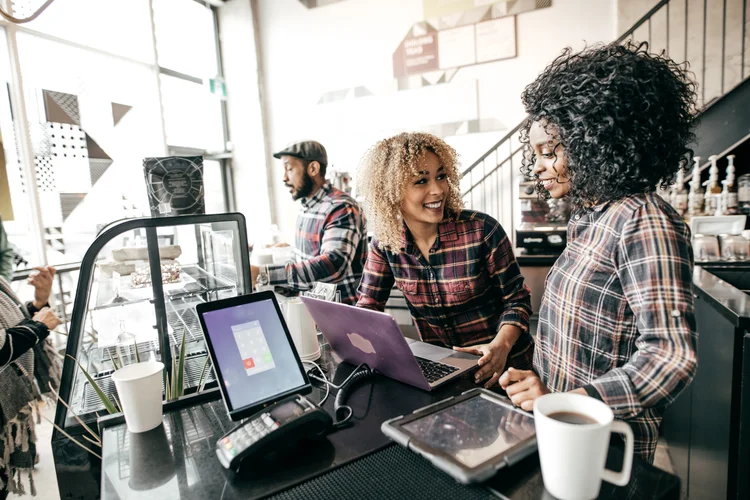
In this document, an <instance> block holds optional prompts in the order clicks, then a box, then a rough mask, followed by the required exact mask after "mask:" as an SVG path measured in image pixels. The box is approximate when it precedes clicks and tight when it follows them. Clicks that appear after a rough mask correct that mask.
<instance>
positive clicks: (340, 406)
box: [333, 365, 375, 429]
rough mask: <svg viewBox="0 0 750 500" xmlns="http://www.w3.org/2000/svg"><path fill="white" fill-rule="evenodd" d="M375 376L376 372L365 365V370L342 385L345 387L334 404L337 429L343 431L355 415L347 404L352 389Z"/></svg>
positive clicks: (334, 425) (340, 390)
mask: <svg viewBox="0 0 750 500" xmlns="http://www.w3.org/2000/svg"><path fill="white" fill-rule="evenodd" d="M373 376H375V372H374V371H372V370H371V369H370V367H369V366H367V365H364V370H362V371H358V372H356V373H354V374H353V375H352V376H350V377H349V379H347V382H345V383H344V384H341V385H342V386H343V387H341V389H339V392H338V394H336V400H335V401H334V403H333V412H334V415H335V417H336V421H335V422H334V424H333V427H334V428H335V429H341V428H342V427H345V426H347V425H349V424H348V422H349V420H351V418H352V415H353V414H354V411H353V410H352V407H351V406H349V405H347V404H345V403H346V400H347V399H348V398H349V394H350V393H351V391H352V388H353V387H354V386H355V385H357V383H359V382H362V381H364V380H367V379H369V378H372V377H373Z"/></svg>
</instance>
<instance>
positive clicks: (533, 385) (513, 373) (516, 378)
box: [500, 368, 550, 411]
mask: <svg viewBox="0 0 750 500" xmlns="http://www.w3.org/2000/svg"><path fill="white" fill-rule="evenodd" d="M500 387H502V388H503V389H504V390H505V392H506V393H508V397H509V398H510V400H511V401H512V402H513V404H514V405H516V406H520V407H521V408H522V409H524V410H526V411H531V410H532V409H533V408H534V400H535V399H536V398H538V397H539V396H544V395H545V394H549V392H550V390H549V389H548V388H547V386H546V385H544V384H543V383H542V381H541V380H540V379H539V377H538V376H537V374H536V373H534V372H533V371H531V370H516V369H515V368H508V371H507V372H505V373H503V376H502V377H500Z"/></svg>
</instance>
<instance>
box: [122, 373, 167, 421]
mask: <svg viewBox="0 0 750 500" xmlns="http://www.w3.org/2000/svg"><path fill="white" fill-rule="evenodd" d="M163 370H164V364H163V363H160V362H158V361H149V362H146V363H135V364H132V365H128V366H125V367H123V368H120V369H119V370H117V371H116V372H114V373H113V374H112V380H114V382H115V387H117V397H118V398H119V400H120V405H121V406H122V411H123V413H124V414H125V423H126V424H127V426H128V430H129V431H130V432H146V431H150V430H151V429H154V428H156V427H158V426H159V425H160V424H161V415H162V413H161V397H162V392H161V387H162V384H161V379H162V371H163Z"/></svg>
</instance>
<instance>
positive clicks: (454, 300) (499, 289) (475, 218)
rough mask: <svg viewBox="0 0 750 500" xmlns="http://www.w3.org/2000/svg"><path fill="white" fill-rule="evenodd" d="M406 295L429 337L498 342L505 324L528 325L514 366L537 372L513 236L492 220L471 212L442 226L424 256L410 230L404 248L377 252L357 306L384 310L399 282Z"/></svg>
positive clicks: (446, 341)
mask: <svg viewBox="0 0 750 500" xmlns="http://www.w3.org/2000/svg"><path fill="white" fill-rule="evenodd" d="M394 284H395V285H396V287H397V288H398V289H399V290H400V291H401V292H403V294H404V298H405V299H406V302H407V305H408V307H409V310H410V311H411V314H412V317H413V318H414V320H415V323H416V326H417V329H418V330H419V334H420V336H421V338H422V340H423V341H425V342H431V343H436V344H443V345H446V346H470V345H475V344H480V343H486V342H489V341H491V340H492V339H494V338H495V336H496V335H497V332H498V330H499V328H500V326H501V325H503V324H511V325H516V326H518V327H520V328H521V330H523V333H522V334H521V337H520V338H519V339H518V340H517V341H516V343H515V345H514V347H513V350H512V351H511V353H510V358H509V363H508V364H509V366H514V367H517V368H525V369H531V360H532V356H533V342H532V340H531V336H530V335H529V333H528V325H529V315H530V313H531V299H530V294H529V289H528V287H527V286H526V285H525V284H524V280H523V276H522V275H521V271H520V269H519V267H518V263H517V262H516V259H515V256H514V255H513V249H512V247H511V244H510V241H509V240H508V237H507V236H506V234H505V231H503V228H502V227H501V226H500V224H499V223H498V222H497V221H496V220H494V219H493V218H492V217H490V216H488V215H485V214H482V213H479V212H473V211H468V210H463V211H461V212H460V213H459V214H458V215H457V216H456V215H449V216H448V217H446V218H445V219H444V220H443V221H442V222H440V223H439V224H438V237H437V239H436V241H435V244H434V245H433V247H432V249H431V251H430V253H429V255H428V256H423V255H422V253H421V252H420V250H419V248H418V246H417V245H416V243H415V242H414V240H413V238H412V237H411V233H409V232H408V230H405V232H404V238H403V249H402V253H399V254H394V253H393V252H391V251H390V250H388V249H380V248H378V241H377V239H373V241H372V242H371V244H370V251H369V254H368V257H367V263H366V264H365V271H364V274H363V276H362V283H361V284H360V286H359V290H358V292H357V297H358V301H357V306H358V307H366V308H369V309H375V310H379V311H382V310H383V309H384V308H385V303H386V301H387V300H388V297H389V295H390V293H391V289H392V288H393V285H394Z"/></svg>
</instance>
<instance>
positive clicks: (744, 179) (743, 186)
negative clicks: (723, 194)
mask: <svg viewBox="0 0 750 500" xmlns="http://www.w3.org/2000/svg"><path fill="white" fill-rule="evenodd" d="M737 205H738V209H739V212H740V213H741V214H745V215H750V174H743V175H740V176H739V177H738V178H737Z"/></svg>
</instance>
